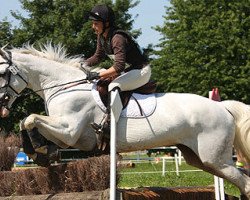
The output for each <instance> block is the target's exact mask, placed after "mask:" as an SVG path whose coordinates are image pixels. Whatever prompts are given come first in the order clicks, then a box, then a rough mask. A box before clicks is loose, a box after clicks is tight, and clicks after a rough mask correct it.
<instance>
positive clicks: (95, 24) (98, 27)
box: [92, 20, 103, 35]
mask: <svg viewBox="0 0 250 200" xmlns="http://www.w3.org/2000/svg"><path fill="white" fill-rule="evenodd" d="M92 28H93V30H94V32H95V34H97V35H100V34H102V31H103V23H102V22H101V21H95V20H93V21H92Z"/></svg>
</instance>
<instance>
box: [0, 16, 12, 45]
mask: <svg viewBox="0 0 250 200" xmlns="http://www.w3.org/2000/svg"><path fill="white" fill-rule="evenodd" d="M11 39H12V33H11V25H10V23H9V22H7V21H6V20H3V21H0V47H2V46H4V45H7V44H8V43H9V41H10V40H11Z"/></svg>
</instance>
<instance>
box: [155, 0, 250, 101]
mask: <svg viewBox="0 0 250 200" xmlns="http://www.w3.org/2000/svg"><path fill="white" fill-rule="evenodd" d="M171 4H172V5H171V7H169V8H166V16H165V17H164V18H165V22H164V25H163V27H159V26H157V27H155V29H156V30H157V31H159V32H160V33H161V34H162V36H163V37H162V40H161V43H160V44H159V48H160V50H159V51H156V52H155V53H156V55H157V56H158V58H157V59H156V60H155V61H154V62H153V65H154V68H153V73H154V77H155V79H157V81H158V83H159V89H160V90H161V91H168V92H170V91H174V92H191V93H196V94H199V95H203V96H207V95H208V91H209V90H211V89H212V88H213V87H218V88H219V90H220V92H221V95H222V98H223V99H234V100H240V101H243V102H245V103H248V104H249V103H250V88H249V80H250V79H249V74H250V49H249V46H250V38H249V37H250V15H249V14H250V2H249V1H245V0H239V1H220V0H211V1H206V0H197V1H193V0H172V1H171Z"/></svg>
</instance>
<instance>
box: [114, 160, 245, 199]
mask: <svg viewBox="0 0 250 200" xmlns="http://www.w3.org/2000/svg"><path fill="white" fill-rule="evenodd" d="M179 170H198V169H197V168H195V167H192V166H190V165H187V164H186V163H185V162H182V165H181V166H179ZM169 171H175V163H174V161H172V162H167V163H166V173H165V176H162V162H159V163H156V162H155V161H146V162H144V163H136V164H135V167H134V168H123V169H121V170H120V171H119V173H120V174H121V176H120V181H119V183H118V187H120V188H136V187H148V186H151V187H154V186H155V187H185V186H186V187H187V186H213V185H214V176H213V175H211V174H209V173H206V172H203V171H195V172H180V175H179V176H177V175H176V173H175V172H169ZM130 172H131V173H132V174H128V173H130ZM136 172H137V173H136ZM140 172H154V173H140ZM224 188H225V192H226V193H227V194H229V195H233V196H237V197H239V196H240V192H239V190H238V188H237V187H235V186H234V185H232V184H230V183H228V182H227V181H224Z"/></svg>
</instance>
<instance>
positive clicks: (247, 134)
mask: <svg viewBox="0 0 250 200" xmlns="http://www.w3.org/2000/svg"><path fill="white" fill-rule="evenodd" d="M222 103H223V105H224V106H225V107H226V109H227V110H228V111H229V112H230V113H231V114H232V116H233V117H234V119H235V124H236V132H235V139H234V148H235V149H236V151H238V152H239V153H241V154H242V155H243V156H244V158H245V159H246V160H247V162H248V163H250V106H249V105H246V104H244V103H241V102H238V101H223V102H222Z"/></svg>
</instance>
